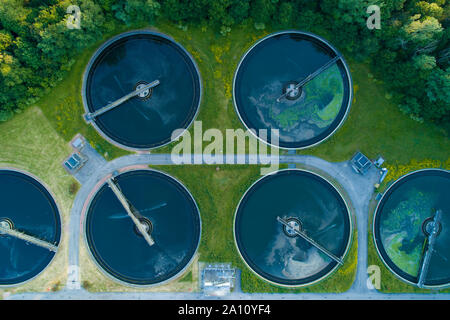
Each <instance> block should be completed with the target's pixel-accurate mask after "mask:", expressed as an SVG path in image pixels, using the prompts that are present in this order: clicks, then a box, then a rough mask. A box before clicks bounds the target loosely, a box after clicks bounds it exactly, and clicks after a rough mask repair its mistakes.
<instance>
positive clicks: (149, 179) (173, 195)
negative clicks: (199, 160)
mask: <svg viewBox="0 0 450 320" xmlns="http://www.w3.org/2000/svg"><path fill="white" fill-rule="evenodd" d="M110 181H112V183H114V184H115V185H116V186H117V187H118V188H119V190H120V192H121V193H122V194H123V195H124V197H125V198H126V201H128V203H129V204H130V205H131V207H132V208H133V209H132V210H133V211H132V213H133V214H136V215H135V216H136V218H137V219H138V220H139V221H140V223H142V226H143V227H144V230H145V231H146V233H147V234H148V235H149V237H150V238H151V240H153V242H154V243H153V245H149V243H148V242H147V240H146V238H144V236H143V234H142V233H141V232H140V231H139V229H138V228H137V225H136V224H135V223H134V222H133V220H132V218H131V217H130V216H129V214H128V212H127V211H126V209H125V208H124V206H123V204H122V203H121V202H120V201H119V198H118V196H117V195H116V193H115V192H114V191H113V189H112V188H111V186H110V183H111V182H108V181H107V182H106V183H105V184H103V185H102V186H101V187H100V188H99V190H97V191H96V193H95V195H94V196H93V198H92V200H91V201H90V204H89V208H88V209H87V213H86V217H85V220H84V225H85V238H86V243H87V245H88V247H89V250H90V253H91V255H92V257H93V258H94V261H95V262H96V264H97V265H98V266H99V267H100V268H101V270H103V271H104V272H105V274H106V275H108V276H110V277H112V279H114V280H116V281H118V282H120V283H122V284H126V285H132V286H150V285H156V284H162V283H165V282H167V281H170V280H172V279H174V278H176V277H177V276H178V275H181V274H182V273H183V272H184V271H185V269H186V268H187V267H188V266H189V265H190V263H191V262H192V260H193V258H194V255H195V253H196V251H197V248H198V245H199V241H200V235H201V221H200V213H199V210H198V207H197V204H196V202H195V200H194V199H193V197H192V195H191V194H190V193H189V191H188V190H187V189H186V188H185V187H184V186H183V185H182V184H181V183H180V182H178V181H177V180H175V179H174V178H172V177H170V176H168V175H166V174H164V173H161V172H158V171H154V170H133V171H127V172H124V173H121V174H120V175H117V176H116V177H115V178H113V180H110Z"/></svg>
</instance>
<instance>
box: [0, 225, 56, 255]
mask: <svg viewBox="0 0 450 320" xmlns="http://www.w3.org/2000/svg"><path fill="white" fill-rule="evenodd" d="M0 234H7V235H8V236H11V237H14V238H17V239H21V240H23V241H26V242H29V243H32V244H34V245H36V246H39V247H42V248H45V249H48V250H50V251H53V252H56V251H57V250H58V247H57V246H55V245H54V244H52V243H50V242H48V241H45V240H42V239H39V238H36V237H34V236H31V235H29V234H26V233H24V232H21V231H18V230H15V229H13V228H7V227H4V226H3V225H0Z"/></svg>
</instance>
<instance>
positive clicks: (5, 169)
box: [0, 166, 63, 289]
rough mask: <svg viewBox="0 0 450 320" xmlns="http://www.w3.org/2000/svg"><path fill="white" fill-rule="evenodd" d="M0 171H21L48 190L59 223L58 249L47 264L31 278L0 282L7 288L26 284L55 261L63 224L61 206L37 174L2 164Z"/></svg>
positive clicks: (0, 285) (0, 286) (3, 287)
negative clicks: (14, 281)
mask: <svg viewBox="0 0 450 320" xmlns="http://www.w3.org/2000/svg"><path fill="white" fill-rule="evenodd" d="M0 171H12V172H16V173H21V174H23V175H25V176H28V177H29V178H31V179H34V180H35V181H37V182H38V183H39V184H40V185H41V186H42V187H43V188H44V189H45V191H46V192H48V194H49V195H50V196H51V197H52V200H53V202H54V204H55V206H56V210H57V213H58V215H57V217H58V218H59V224H58V225H59V228H60V234H59V239H58V244H57V247H58V250H57V252H55V253H54V254H53V257H52V258H51V259H50V260H49V262H48V263H47V265H46V266H45V267H44V268H43V269H42V270H41V271H39V272H38V273H37V274H35V275H34V276H33V277H31V278H29V279H27V280H25V281H22V282H18V283H14V284H0V289H8V288H15V287H19V286H22V285H24V284H27V283H29V282H31V281H33V280H35V279H36V278H37V277H39V276H40V275H41V274H43V273H44V271H46V270H47V269H48V268H50V267H51V266H52V265H53V263H54V261H55V257H56V255H57V254H58V252H59V246H60V244H61V241H62V239H63V228H62V226H63V216H62V212H61V208H60V206H59V205H58V202H57V201H56V197H55V195H54V194H53V192H52V191H51V189H50V188H49V187H48V186H47V184H46V183H44V182H43V181H42V180H41V179H40V178H38V177H37V176H35V175H34V174H32V173H31V172H29V171H27V170H24V169H19V168H15V167H9V166H7V167H3V166H2V167H0Z"/></svg>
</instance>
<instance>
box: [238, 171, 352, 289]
mask: <svg viewBox="0 0 450 320" xmlns="http://www.w3.org/2000/svg"><path fill="white" fill-rule="evenodd" d="M284 171H300V172H306V173H309V174H311V175H313V176H316V177H318V178H320V179H323V180H324V181H325V182H326V183H328V184H329V185H330V186H332V187H333V189H334V190H335V191H336V192H337V194H338V195H339V196H340V197H341V199H342V201H343V202H344V204H345V208H346V211H347V216H348V219H349V235H348V239H347V244H346V248H345V251H344V254H343V255H342V260H344V261H345V259H346V258H347V256H348V252H349V251H350V247H351V245H352V237H353V229H354V226H353V219H352V216H351V214H352V213H351V210H350V207H349V204H348V203H347V200H346V199H345V197H343V196H342V193H341V192H340V191H339V190H338V188H336V187H335V186H334V185H333V184H332V183H331V182H329V181H328V179H326V178H324V177H323V176H321V175H320V174H318V173H315V172H313V171H310V170H307V169H298V168H287V169H279V170H276V171H274V172H271V173H269V174H266V175H264V176H262V177H260V178H258V179H257V180H256V181H254V182H253V183H252V184H251V185H250V186H249V187H248V188H247V190H245V192H244V194H243V195H242V197H241V198H240V200H239V203H238V205H237V206H236V209H235V212H234V216H233V240H234V244H235V247H236V249H237V252H238V253H239V256H240V258H241V260H242V261H243V262H244V264H245V266H246V267H247V268H248V269H249V270H250V271H251V272H252V273H253V274H254V275H256V276H257V277H258V278H259V279H261V280H263V281H265V282H267V283H269V284H272V285H275V286H278V287H282V288H292V289H295V288H303V287H308V286H311V285H314V284H317V283H319V282H322V281H323V280H326V279H327V278H329V277H330V276H332V275H333V274H334V273H335V272H336V271H337V270H338V269H339V267H340V265H339V264H338V263H336V265H335V266H334V267H333V268H332V269H331V270H330V271H328V272H327V273H326V274H325V275H323V276H321V277H320V278H318V279H316V280H314V281H310V282H308V283H303V284H298V285H288V284H282V283H278V282H275V281H272V280H269V279H267V278H265V277H263V276H261V275H260V274H259V273H257V272H256V271H255V270H254V269H253V268H252V267H250V265H249V264H248V263H247V261H246V260H245V259H244V257H243V256H242V253H241V250H240V248H239V246H238V244H237V241H236V217H237V213H238V210H239V207H240V205H241V202H242V200H243V199H244V197H245V196H246V195H247V192H248V191H249V190H250V189H252V188H253V187H254V186H255V185H256V184H257V183H258V182H260V181H261V180H263V179H265V178H267V177H268V176H271V175H274V174H277V173H279V172H284ZM344 263H345V262H344Z"/></svg>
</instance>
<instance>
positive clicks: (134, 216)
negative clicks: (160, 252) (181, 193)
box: [107, 178, 155, 246]
mask: <svg viewBox="0 0 450 320" xmlns="http://www.w3.org/2000/svg"><path fill="white" fill-rule="evenodd" d="M107 183H108V185H109V187H110V188H111V190H112V191H113V192H114V194H115V195H116V197H117V199H118V200H119V201H120V203H121V204H122V206H123V207H124V209H125V211H126V212H127V214H128V216H129V217H130V218H131V220H132V221H133V223H134V224H135V225H136V228H137V229H138V230H139V232H140V233H141V235H142V236H143V237H144V239H145V241H146V242H147V243H148V245H149V246H152V245H154V244H155V241H154V240H153V239H152V237H151V236H150V235H149V234H148V233H147V230H146V229H145V227H144V225H143V224H142V223H141V222H140V221H139V218H140V217H141V215H140V214H139V212H138V211H137V210H136V209H135V208H134V207H133V206H132V205H131V204H130V202H129V201H128V200H127V198H126V197H125V196H124V194H123V193H122V191H121V190H120V188H119V186H118V185H117V184H116V183H115V182H114V181H113V179H112V178H109V179H108V180H107Z"/></svg>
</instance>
